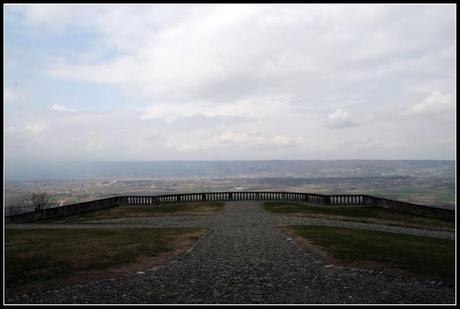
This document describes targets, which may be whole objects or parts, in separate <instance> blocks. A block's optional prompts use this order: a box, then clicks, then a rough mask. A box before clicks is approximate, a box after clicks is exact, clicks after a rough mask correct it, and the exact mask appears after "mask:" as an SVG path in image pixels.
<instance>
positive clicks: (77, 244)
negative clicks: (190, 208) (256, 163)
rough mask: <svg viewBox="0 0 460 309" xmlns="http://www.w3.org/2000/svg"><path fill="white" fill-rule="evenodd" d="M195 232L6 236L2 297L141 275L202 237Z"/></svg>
mask: <svg viewBox="0 0 460 309" xmlns="http://www.w3.org/2000/svg"><path fill="white" fill-rule="evenodd" d="M205 231H206V229H197V228H164V229H160V228H151V229H134V228H131V229H129V228H124V229H43V230H41V229H40V230H8V229H7V230H6V239H5V240H6V243H5V272H6V274H5V282H6V288H7V291H13V292H18V291H21V292H27V291H31V290H33V289H35V288H43V287H46V288H54V287H62V286H64V285H67V284H74V283H80V282H84V281H85V280H90V279H101V278H105V277H113V276H116V275H120V274H123V273H127V272H136V271H141V270H146V269H148V268H149V267H153V266H155V265H158V264H161V263H163V262H164V261H165V260H167V259H168V258H170V257H172V256H174V255H176V254H177V253H178V252H179V251H182V250H185V249H186V248H188V247H189V246H190V245H191V243H192V242H193V241H194V240H196V239H198V238H199V237H200V236H201V235H203V234H204V233H205Z"/></svg>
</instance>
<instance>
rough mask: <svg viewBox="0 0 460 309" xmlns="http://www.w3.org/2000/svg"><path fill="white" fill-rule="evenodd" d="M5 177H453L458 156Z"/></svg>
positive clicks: (11, 175) (106, 168) (166, 164)
mask: <svg viewBox="0 0 460 309" xmlns="http://www.w3.org/2000/svg"><path fill="white" fill-rule="evenodd" d="M5 174H6V180H33V179H37V180H46V179H71V178H73V179H79V178H110V177H117V178H120V177H121V178H125V177H126V178H208V179H209V178H245V177H249V178H252V177H302V178H310V177H311V178H313V177H369V176H421V177H424V176H436V177H454V176H455V161H438V160H325V161H322V160H305V161H303V160H272V161H142V162H136V161H125V162H53V163H43V162H42V163H34V164H31V163H23V164H8V162H6V170H5Z"/></svg>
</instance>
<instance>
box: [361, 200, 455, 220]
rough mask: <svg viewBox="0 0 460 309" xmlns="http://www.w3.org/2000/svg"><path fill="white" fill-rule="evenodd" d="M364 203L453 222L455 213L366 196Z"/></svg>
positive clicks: (449, 210) (448, 210)
mask: <svg viewBox="0 0 460 309" xmlns="http://www.w3.org/2000/svg"><path fill="white" fill-rule="evenodd" d="M365 199H366V203H368V204H369V205H374V206H376V207H382V208H386V209H392V210H396V211H399V212H402V213H407V214H412V215H417V216H424V217H432V218H438V219H443V220H448V221H455V211H454V210H451V209H444V208H437V207H432V206H426V205H419V204H412V203H407V202H401V201H395V200H390V199H386V198H381V197H376V196H369V195H366V198H365Z"/></svg>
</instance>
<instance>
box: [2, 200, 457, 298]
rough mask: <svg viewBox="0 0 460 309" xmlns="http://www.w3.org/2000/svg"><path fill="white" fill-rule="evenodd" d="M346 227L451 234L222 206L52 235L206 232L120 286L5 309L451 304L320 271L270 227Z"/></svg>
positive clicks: (428, 294) (394, 284)
mask: <svg viewBox="0 0 460 309" xmlns="http://www.w3.org/2000/svg"><path fill="white" fill-rule="evenodd" d="M288 224H321V225H333V226H348V227H357V228H368V229H374V230H384V231H389V232H399V233H407V234H414V235H426V236H433V237H439V238H452V239H453V237H454V235H453V233H448V232H437V231H428V230H417V229H409V228H400V227H387V226H380V225H376V226H374V225H371V224H364V223H353V222H338V221H331V220H321V219H308V218H298V217H289V216H277V215H272V214H270V213H268V212H267V211H265V210H264V209H263V208H262V207H261V206H260V205H259V204H258V203H257V202H227V203H226V205H225V209H224V211H223V212H222V213H221V214H217V215H211V216H199V217H198V216H196V217H191V216H187V217H156V218H155V217H151V218H130V219H128V218H127V219H123V220H119V219H117V220H115V219H113V220H104V221H97V223H96V222H92V223H86V224H72V225H51V224H47V225H21V226H19V225H17V226H11V227H9V228H39V226H40V227H41V228H45V227H51V226H54V227H55V228H59V227H61V228H62V227H75V226H78V227H81V228H85V227H86V228H89V227H96V226H99V227H127V226H129V227H146V226H147V227H173V226H174V227H176V226H177V227H179V226H180V227H194V226H199V227H207V228H209V229H210V232H209V233H208V234H207V235H206V236H205V237H203V238H202V239H201V240H199V241H198V243H196V245H195V246H194V247H193V250H189V251H188V252H185V253H184V254H181V255H179V256H178V257H176V258H175V259H173V260H171V261H170V262H169V263H167V264H165V265H164V266H160V267H156V268H154V269H152V270H146V271H145V272H142V273H134V274H130V275H126V276H124V277H123V278H118V279H111V280H102V281H96V282H90V283H87V284H83V285H77V286H70V287H67V288H64V289H60V290H53V291H42V292H38V293H36V294H35V295H27V297H23V296H21V295H18V296H17V297H14V298H12V299H7V302H6V303H131V304H137V303H151V304H163V303H177V304H190V303H216V304H224V303H247V304H252V303H303V304H314V303H328V304H335V303H339V304H340V303H382V304H383V303H391V304H396V303H418V304H428V303H454V302H455V299H454V287H451V286H447V285H445V284H443V283H439V282H434V281H431V282H428V281H420V280H417V279H415V278H410V277H403V276H395V275H392V274H389V273H381V272H372V271H365V270H359V269H349V268H343V267H339V266H335V265H328V264H325V263H324V262H323V261H321V259H320V258H318V257H317V256H315V255H314V254H312V253H310V252H307V251H305V250H303V249H300V248H299V247H298V246H297V245H296V244H295V243H294V242H293V241H292V239H290V238H289V237H287V236H285V235H284V234H283V233H282V232H281V231H280V229H279V228H278V225H288Z"/></svg>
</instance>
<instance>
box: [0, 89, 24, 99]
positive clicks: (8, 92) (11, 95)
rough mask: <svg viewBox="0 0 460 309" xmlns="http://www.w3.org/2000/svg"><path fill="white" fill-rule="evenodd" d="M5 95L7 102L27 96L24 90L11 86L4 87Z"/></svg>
mask: <svg viewBox="0 0 460 309" xmlns="http://www.w3.org/2000/svg"><path fill="white" fill-rule="evenodd" d="M3 95H4V98H5V102H14V101H21V100H23V99H24V98H25V97H26V96H25V94H24V93H23V92H22V91H20V90H18V89H15V88H10V87H6V88H5V89H4V94H3Z"/></svg>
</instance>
